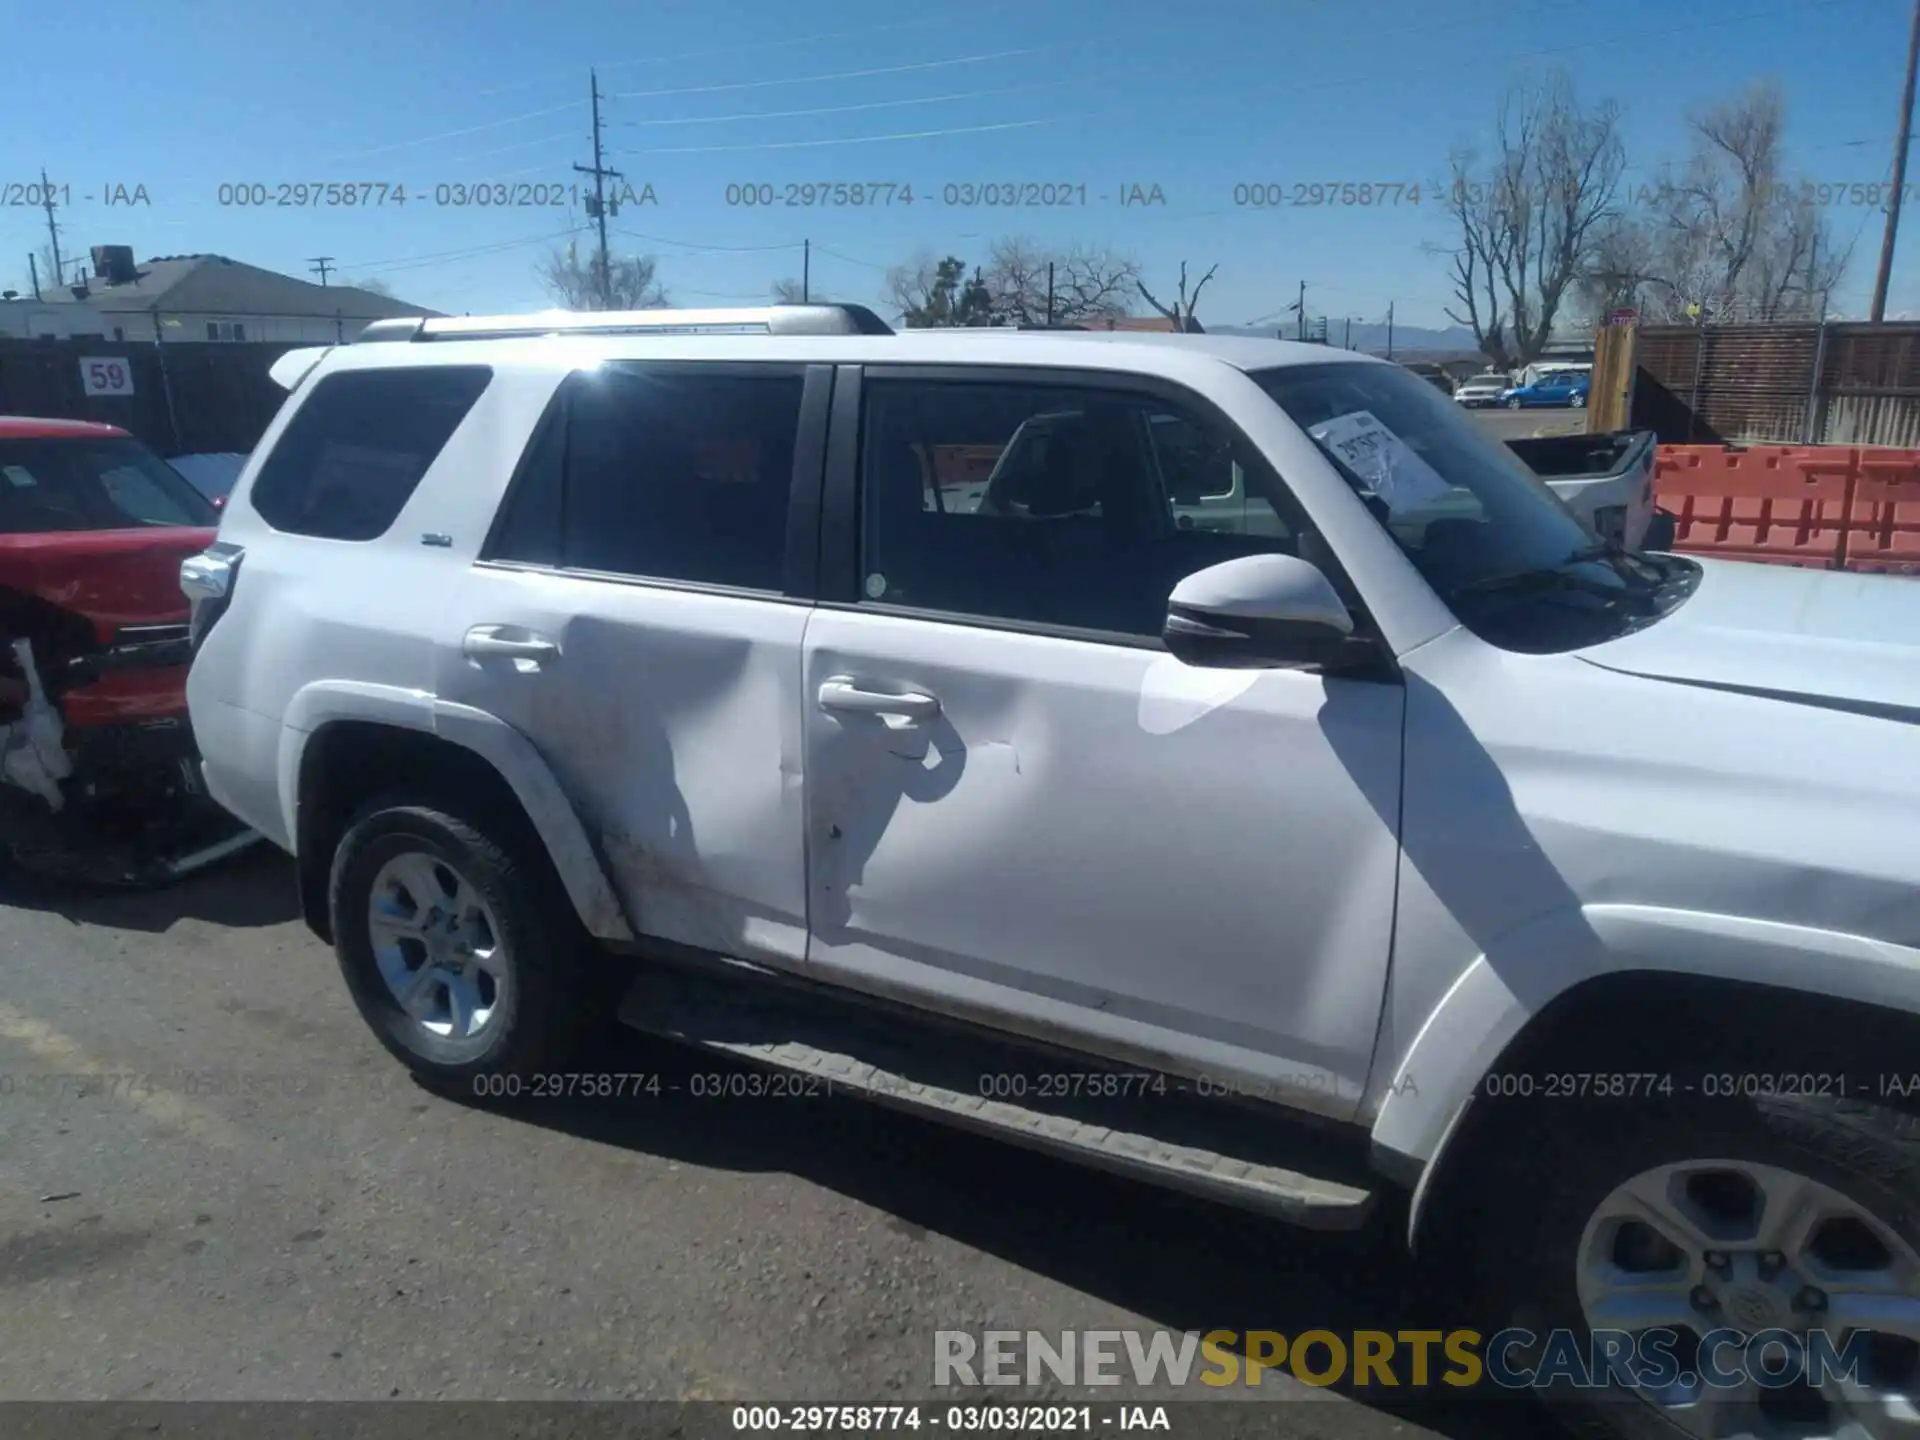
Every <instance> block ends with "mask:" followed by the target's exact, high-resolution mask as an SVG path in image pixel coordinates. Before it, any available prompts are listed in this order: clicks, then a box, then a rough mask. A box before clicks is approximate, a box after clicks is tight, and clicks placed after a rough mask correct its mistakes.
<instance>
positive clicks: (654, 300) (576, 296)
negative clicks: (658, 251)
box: [539, 245, 668, 310]
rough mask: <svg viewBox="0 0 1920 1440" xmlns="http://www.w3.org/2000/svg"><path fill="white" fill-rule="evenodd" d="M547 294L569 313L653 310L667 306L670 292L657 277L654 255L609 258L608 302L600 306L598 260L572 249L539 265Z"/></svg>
mask: <svg viewBox="0 0 1920 1440" xmlns="http://www.w3.org/2000/svg"><path fill="white" fill-rule="evenodd" d="M539 275H540V280H541V283H543V284H544V285H545V286H546V287H547V289H548V291H549V292H550V293H551V294H552V295H553V297H554V299H556V300H558V301H559V302H560V303H561V304H562V305H563V306H565V307H566V308H567V309H569V310H654V309H658V308H659V307H660V306H662V305H665V304H667V303H668V302H667V292H666V291H665V290H663V289H662V288H661V287H660V284H659V283H658V280H657V279H656V277H655V274H654V263H653V257H652V256H651V255H628V256H612V255H610V256H608V257H607V287H606V289H607V299H606V303H605V304H602V302H601V289H600V273H599V264H598V256H597V255H596V256H592V257H585V256H582V255H581V254H580V253H579V251H578V250H577V249H576V248H575V247H574V246H572V245H569V246H567V248H566V249H564V250H556V251H554V252H553V253H552V254H551V255H549V256H547V258H546V259H545V260H543V261H542V262H541V263H540V267H539Z"/></svg>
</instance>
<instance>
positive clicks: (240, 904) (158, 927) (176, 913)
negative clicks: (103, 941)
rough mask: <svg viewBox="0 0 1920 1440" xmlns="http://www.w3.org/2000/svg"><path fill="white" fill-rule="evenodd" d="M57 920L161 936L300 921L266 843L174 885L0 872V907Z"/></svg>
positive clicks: (289, 885) (287, 879)
mask: <svg viewBox="0 0 1920 1440" xmlns="http://www.w3.org/2000/svg"><path fill="white" fill-rule="evenodd" d="M5 905H11V906H16V907H18V908H19V909H22V910H38V911H42V912H44V913H47V914H52V915H59V916H62V917H64V918H65V919H67V920H70V921H72V922H73V923H74V924H76V925H81V924H85V925H103V926H107V927H109V928H111V929H116V930H139V931H142V932H144V933H147V934H153V935H158V934H164V933H165V932H166V931H168V930H171V929H172V928H173V927H174V926H175V925H177V924H178V923H179V922H180V921H182V920H204V921H207V922H208V923H210V924H214V925H226V926H232V927H234V928H237V929H260V928H262V927H265V926H268V925H283V924H285V923H286V922H287V921H289V920H298V919H299V918H300V893H299V887H298V885H297V883H296V881H295V878H294V871H293V861H292V859H291V858H290V857H289V856H287V855H285V854H283V853H282V852H281V851H279V850H276V849H275V848H274V847H273V846H271V845H268V844H266V843H265V842H264V841H263V842H261V843H259V844H257V845H255V846H253V847H252V848H251V849H248V850H243V851H242V852H240V853H239V854H238V855H235V856H233V857H232V858H231V859H228V860H224V861H222V862H220V863H218V864H215V865H211V866H209V867H208V868H207V869H205V870H202V871H198V872H196V873H194V874H192V875H188V876H186V877H185V878H184V879H182V880H179V881H177V882H175V883H174V884H172V885H167V886H163V887H160V888H156V889H151V890H116V889H109V888H104V887H96V886H87V885H81V884H76V883H74V882H71V881H59V880H52V879H46V878H43V877H40V876H36V875H31V874H27V873H23V872H21V871H19V870H17V869H11V868H9V869H7V870H5V871H0V906H5Z"/></svg>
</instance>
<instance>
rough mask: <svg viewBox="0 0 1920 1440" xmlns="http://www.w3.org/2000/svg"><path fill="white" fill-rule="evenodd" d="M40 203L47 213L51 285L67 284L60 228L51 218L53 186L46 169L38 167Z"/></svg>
mask: <svg viewBox="0 0 1920 1440" xmlns="http://www.w3.org/2000/svg"><path fill="white" fill-rule="evenodd" d="M40 203H41V205H42V206H44V207H45V209H46V212H47V239H49V240H51V241H52V242H53V283H54V284H55V285H64V284H66V283H67V265H66V262H65V261H64V260H62V259H61V258H60V227H59V225H58V224H56V223H55V221H54V218H53V186H52V185H51V184H50V183H49V182H48V180H47V167H46V166H44V165H42V166H41V167H40Z"/></svg>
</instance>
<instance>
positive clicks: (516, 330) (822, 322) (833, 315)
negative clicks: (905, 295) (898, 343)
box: [356, 305, 894, 344]
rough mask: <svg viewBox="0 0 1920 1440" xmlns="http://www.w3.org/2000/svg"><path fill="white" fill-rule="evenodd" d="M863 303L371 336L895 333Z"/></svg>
mask: <svg viewBox="0 0 1920 1440" xmlns="http://www.w3.org/2000/svg"><path fill="white" fill-rule="evenodd" d="M893 333H894V332H893V327H892V326H891V325H889V324H887V322H886V321H884V320H882V319H881V318H880V317H879V316H878V315H876V314H874V312H873V311H871V310H869V309H868V308H867V307H866V306H864V305H766V306H759V307H754V308H746V309H725V310H586V311H580V310H547V311H544V312H541V313H537V314H532V315H466V316H458V317H447V318H442V319H433V320H422V319H416V318H412V317H407V318H403V319H396V320H376V321H374V322H373V323H372V324H371V325H369V326H367V328H366V329H364V330H362V331H361V332H360V336H359V339H358V341H357V342H356V343H357V344H366V343H368V342H370V341H392V340H406V341H421V340H504V339H507V338H509V337H512V336H526V335H891V334H893Z"/></svg>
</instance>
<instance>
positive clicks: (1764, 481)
mask: <svg viewBox="0 0 1920 1440" xmlns="http://www.w3.org/2000/svg"><path fill="white" fill-rule="evenodd" d="M1859 456H1860V452H1859V451H1858V450H1855V449H1851V448H1847V447H1843V446H1834V445H1753V446H1733V445H1663V446H1661V447H1660V451H1659V456H1658V459H1657V461H1656V468H1655V471H1654V500H1655V503H1656V504H1657V505H1658V506H1659V507H1660V508H1661V509H1662V510H1667V511H1670V512H1672V514H1673V515H1674V517H1675V520H1674V548H1675V549H1676V550H1685V551H1692V552H1695V553H1698V554H1705V555H1718V556H1722V557H1724V558H1726V559H1729V560H1764V561H1768V562H1771V563H1773V564H1778V565H1801V566H1810V567H1814V568H1818V569H1828V570H1832V569H1839V568H1840V567H1841V565H1842V564H1843V562H1844V559H1845V549H1844V537H1845V534H1846V527H1847V522H1848V518H1849V512H1850V508H1851V506H1852V504H1853V497H1854V488H1855V485H1856V483H1857V480H1858V473H1859Z"/></svg>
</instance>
